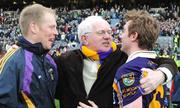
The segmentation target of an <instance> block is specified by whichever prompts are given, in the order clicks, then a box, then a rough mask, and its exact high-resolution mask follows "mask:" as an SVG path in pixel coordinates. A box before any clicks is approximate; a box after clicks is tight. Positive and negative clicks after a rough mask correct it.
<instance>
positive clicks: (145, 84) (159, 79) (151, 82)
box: [140, 68, 165, 94]
mask: <svg viewBox="0 0 180 108" xmlns="http://www.w3.org/2000/svg"><path fill="white" fill-rule="evenodd" d="M141 71H142V72H143V71H145V72H147V73H148V74H147V76H146V77H143V78H142V79H141V80H140V83H141V87H142V88H143V89H144V91H145V92H144V94H149V93H151V92H152V91H153V90H155V89H156V88H157V87H158V86H159V85H160V84H162V83H163V82H164V80H165V76H164V74H163V72H161V71H158V70H155V71H153V70H152V69H149V68H142V69H141Z"/></svg>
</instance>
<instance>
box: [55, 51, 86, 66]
mask: <svg viewBox="0 0 180 108" xmlns="http://www.w3.org/2000/svg"><path fill="white" fill-rule="evenodd" d="M53 59H54V60H55V62H56V63H59V62H70V61H73V60H80V59H83V54H82V52H81V51H80V49H76V50H71V51H67V52H65V53H62V54H61V55H60V56H54V57H53Z"/></svg>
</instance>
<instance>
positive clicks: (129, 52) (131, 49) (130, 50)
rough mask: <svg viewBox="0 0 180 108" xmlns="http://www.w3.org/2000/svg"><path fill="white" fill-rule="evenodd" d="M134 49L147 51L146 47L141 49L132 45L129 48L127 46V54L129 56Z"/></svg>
mask: <svg viewBox="0 0 180 108" xmlns="http://www.w3.org/2000/svg"><path fill="white" fill-rule="evenodd" d="M136 51H149V50H148V49H142V48H139V47H136V46H132V47H131V48H129V50H128V51H127V52H126V53H127V55H128V56H130V55H131V54H132V53H134V52H136Z"/></svg>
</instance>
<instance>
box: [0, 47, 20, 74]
mask: <svg viewBox="0 0 180 108" xmlns="http://www.w3.org/2000/svg"><path fill="white" fill-rule="evenodd" d="M18 52H19V48H10V49H9V50H8V51H7V53H6V54H5V55H4V56H3V58H1V60H0V71H2V70H3V68H4V67H5V65H6V66H11V67H12V66H14V65H12V64H16V62H17V61H19V58H20V57H18ZM17 59H18V60H17Z"/></svg>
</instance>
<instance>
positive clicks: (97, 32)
mask: <svg viewBox="0 0 180 108" xmlns="http://www.w3.org/2000/svg"><path fill="white" fill-rule="evenodd" d="M88 33H92V32H86V33H85V34H88ZM95 33H96V34H97V35H105V34H106V33H107V34H108V35H112V34H113V31H112V30H107V31H105V30H99V31H96V32H95Z"/></svg>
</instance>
